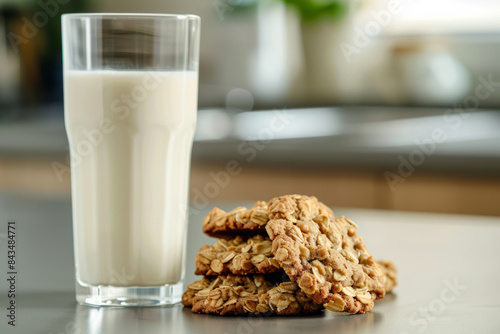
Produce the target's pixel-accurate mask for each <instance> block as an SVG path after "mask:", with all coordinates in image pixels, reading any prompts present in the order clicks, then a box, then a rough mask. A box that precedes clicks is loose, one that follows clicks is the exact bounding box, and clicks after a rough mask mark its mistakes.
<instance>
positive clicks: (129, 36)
mask: <svg viewBox="0 0 500 334" xmlns="http://www.w3.org/2000/svg"><path fill="white" fill-rule="evenodd" d="M199 25H200V19H199V17H197V16H193V15H154V14H151V15H149V14H148V15H146V14H68V15H63V17H62V30H63V60H64V118H65V124H66V132H67V135H68V139H69V146H70V156H71V188H72V205H73V236H74V245H75V263H76V285H77V289H76V299H77V301H78V302H79V303H82V304H89V305H95V306H105V305H110V306H156V305H169V304H173V303H176V302H178V301H180V298H181V294H182V290H183V276H184V254H185V238H186V236H185V235H186V227H187V208H188V206H187V202H188V184H189V170H190V157H191V146H192V141H193V136H194V131H195V124H196V108H197V94H198V54H199V32H200V28H199Z"/></svg>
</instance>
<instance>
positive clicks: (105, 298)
mask: <svg viewBox="0 0 500 334" xmlns="http://www.w3.org/2000/svg"><path fill="white" fill-rule="evenodd" d="M183 291H184V283H183V282H179V283H177V284H166V285H162V286H147V287H146V286H131V287H114V286H105V285H99V286H92V285H86V284H81V283H80V282H78V281H77V282H76V301H77V302H78V303H80V304H82V305H89V306H96V307H100V306H114V307H154V306H169V305H174V304H177V303H179V302H180V301H181V298H182V293H183Z"/></svg>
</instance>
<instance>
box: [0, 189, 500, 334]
mask: <svg viewBox="0 0 500 334" xmlns="http://www.w3.org/2000/svg"><path fill="white" fill-rule="evenodd" d="M241 204H243V205H245V204H248V203H211V204H210V207H211V206H219V207H221V208H223V209H231V208H233V207H235V206H237V205H241ZM209 209H210V208H209V207H206V208H203V209H199V210H197V211H196V213H195V214H192V215H191V219H190V224H189V232H188V253H187V271H186V272H187V274H186V282H187V283H191V282H193V281H194V280H195V279H196V277H195V276H194V274H193V272H194V257H195V254H196V252H197V251H198V249H199V248H200V247H201V246H202V245H204V244H207V243H214V242H215V239H211V238H208V237H207V236H204V235H203V234H202V232H201V222H202V219H203V216H204V215H205V214H206V213H207V212H208V210H209ZM335 212H336V214H337V215H346V216H348V217H350V218H351V219H352V220H354V221H355V222H356V223H357V224H358V225H359V232H360V234H361V235H362V236H363V239H364V240H365V242H366V244H367V246H368V248H369V249H370V251H371V253H372V254H373V255H374V256H375V257H376V258H389V259H392V260H394V261H395V263H396V264H397V266H398V270H399V273H398V278H399V282H400V283H399V285H398V286H397V287H396V289H395V291H394V293H392V294H390V295H388V296H387V297H386V298H385V299H383V300H381V301H378V302H377V303H376V305H375V307H374V309H373V310H372V311H371V312H369V313H367V314H364V315H344V314H336V313H331V312H324V313H322V314H320V315H315V316H307V317H306V316H304V317H265V316H262V317H218V316H208V315H197V314H192V313H191V311H190V310H189V309H186V308H183V307H182V305H176V306H173V307H163V308H92V307H87V306H79V305H77V304H76V302H75V297H74V286H73V284H74V272H73V265H74V262H73V249H72V228H71V205H70V202H69V201H68V200H58V199H44V198H35V197H26V196H12V195H9V196H7V195H1V194H0V272H1V275H0V277H2V279H1V280H0V313H1V314H0V333H2V334H3V333H37V334H38V333H42V334H45V333H46V334H50V333H52V334H60V333H65V334H67V333H106V334H107V333H123V334H128V333H148V334H149V333H151V334H154V333H176V334H177V333H179V334H183V333H190V334H197V333H204V334H206V333H221V334H226V333H228V334H229V333H235V334H240V333H247V334H251V333H262V334H264V333H274V334H276V333H304V332H307V333H336V334H342V333H396V334H411V333H440V334H442V333H473V332H475V333H499V332H500V316H499V315H500V284H499V282H500V268H499V266H498V257H499V255H500V243H499V242H498V240H500V218H494V217H476V216H454V215H442V214H417V213H403V212H389V211H376V210H359V209H342V208H338V209H337V210H336V211H335ZM8 220H15V221H16V228H17V234H16V237H17V261H18V285H17V287H16V289H17V293H18V295H17V304H18V309H17V319H16V326H15V327H11V326H8V325H7V318H6V313H7V310H6V307H7V302H8V299H7V292H6V291H7V284H6V276H7V274H6V272H7V268H6V262H7V253H6V250H7V248H6V247H7V242H6V241H7V238H6V233H7V232H6V226H7V221H8Z"/></svg>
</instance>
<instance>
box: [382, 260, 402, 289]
mask: <svg viewBox="0 0 500 334" xmlns="http://www.w3.org/2000/svg"><path fill="white" fill-rule="evenodd" d="M377 263H378V264H379V265H380V269H382V273H383V274H384V277H385V280H384V288H385V293H390V292H392V290H393V289H394V287H395V286H396V285H398V279H397V276H396V275H397V270H396V265H395V264H394V262H392V261H389V260H380V261H377Z"/></svg>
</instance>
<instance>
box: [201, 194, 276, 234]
mask: <svg viewBox="0 0 500 334" xmlns="http://www.w3.org/2000/svg"><path fill="white" fill-rule="evenodd" d="M267 221H268V218H267V203H266V202H263V201H258V202H257V203H255V205H254V206H253V207H252V208H251V209H247V208H245V207H237V208H236V209H234V210H232V211H230V212H226V211H224V210H221V209H219V208H214V209H213V210H212V211H210V212H209V213H208V215H207V216H206V217H205V219H204V220H203V232H204V233H206V234H208V235H210V236H212V237H217V238H226V239H227V238H231V237H234V236H236V235H240V236H241V235H255V234H259V233H260V234H265V233H266V230H265V225H266V224H267Z"/></svg>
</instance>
